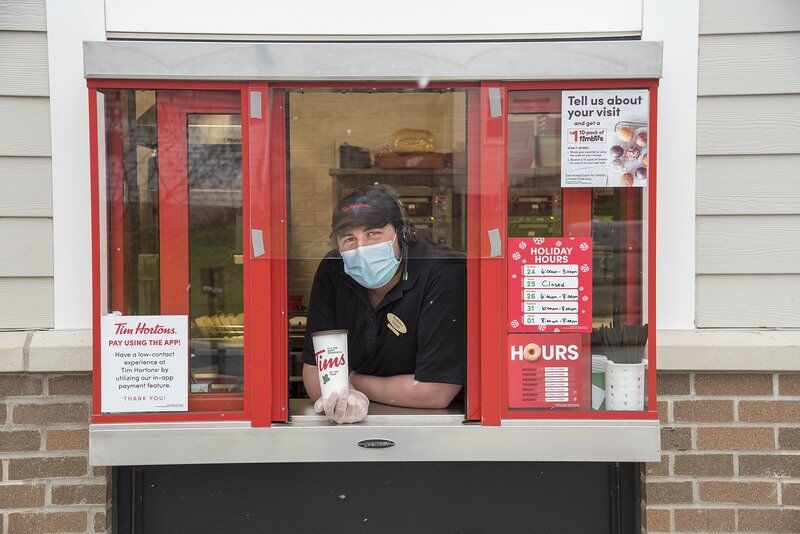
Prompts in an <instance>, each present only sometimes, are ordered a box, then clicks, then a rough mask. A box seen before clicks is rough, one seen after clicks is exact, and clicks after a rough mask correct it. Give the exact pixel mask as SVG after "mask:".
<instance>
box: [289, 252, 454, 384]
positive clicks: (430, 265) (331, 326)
mask: <svg viewBox="0 0 800 534" xmlns="http://www.w3.org/2000/svg"><path fill="white" fill-rule="evenodd" d="M400 268H401V269H404V273H403V275H402V276H401V278H400V281H399V282H398V283H397V285H396V286H394V287H393V288H392V289H391V290H390V291H389V292H388V293H387V294H386V296H385V297H384V298H383V300H382V301H381V302H380V304H378V306H377V307H376V308H373V307H372V304H371V303H370V301H369V298H368V297H367V289H365V288H364V287H363V286H361V285H360V284H359V283H358V282H356V281H355V280H353V279H352V278H351V277H350V276H349V275H347V274H346V273H345V272H344V263H343V261H342V258H341V256H339V254H338V252H335V251H332V252H330V253H328V255H326V256H325V258H323V260H322V261H321V262H320V265H319V268H318V269H317V273H316V275H315V276H314V283H313V285H312V286H311V299H310V302H309V308H308V323H307V327H306V336H305V339H304V341H303V361H304V362H305V363H307V364H310V365H316V362H315V360H314V344H313V342H312V340H311V333H312V332H319V331H321V330H337V329H346V330H347V332H348V335H347V348H348V352H349V358H350V370H351V371H355V372H357V373H361V374H365V375H375V376H393V375H403V374H413V375H414V378H415V379H416V380H419V381H420V382H444V383H448V384H461V385H463V384H464V380H465V375H466V361H467V353H466V293H467V286H466V268H465V262H464V260H463V258H461V257H459V256H458V255H457V254H456V253H454V252H452V251H450V250H449V249H443V248H441V247H438V246H434V245H430V244H427V243H424V242H420V243H417V244H415V245H413V246H411V247H410V248H409V250H408V254H407V259H406V260H405V261H403V263H402V264H401V266H400ZM388 313H392V314H394V315H396V316H397V317H398V318H400V320H401V321H402V322H403V324H405V326H406V330H407V331H406V332H405V333H400V335H397V334H396V333H395V332H394V331H393V330H392V329H390V328H389V327H388V326H387V319H386V316H387V314H388Z"/></svg>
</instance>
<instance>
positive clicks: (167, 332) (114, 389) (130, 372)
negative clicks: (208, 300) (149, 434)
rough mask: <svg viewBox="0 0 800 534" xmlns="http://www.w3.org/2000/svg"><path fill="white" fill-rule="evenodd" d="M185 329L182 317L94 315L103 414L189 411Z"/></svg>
mask: <svg viewBox="0 0 800 534" xmlns="http://www.w3.org/2000/svg"><path fill="white" fill-rule="evenodd" d="M188 325H189V323H188V318H187V316H186V315H137V316H126V315H103V316H102V317H100V343H101V347H100V358H101V369H102V372H101V375H100V381H101V388H100V391H101V395H100V396H101V399H102V402H101V409H102V411H103V412H104V413H119V412H182V411H186V410H188V409H189V328H188Z"/></svg>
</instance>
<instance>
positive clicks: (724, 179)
mask: <svg viewBox="0 0 800 534" xmlns="http://www.w3.org/2000/svg"><path fill="white" fill-rule="evenodd" d="M0 164H1V163H0ZM697 176H698V178H700V177H702V179H698V183H697V214H698V215H769V214H773V215H800V154H769V155H736V156H723V157H719V156H700V157H698V158H697ZM754 190H756V192H757V194H753V192H754Z"/></svg>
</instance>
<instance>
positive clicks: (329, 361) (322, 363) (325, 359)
mask: <svg viewBox="0 0 800 534" xmlns="http://www.w3.org/2000/svg"><path fill="white" fill-rule="evenodd" d="M326 352H327V353H328V354H327V355H325V353H326ZM314 359H315V360H316V361H317V368H318V369H319V370H320V371H325V370H327V369H333V368H335V367H341V366H342V365H347V358H345V356H344V354H342V353H341V352H339V351H337V350H336V349H334V348H328V349H322V350H319V351H317V352H315V353H314Z"/></svg>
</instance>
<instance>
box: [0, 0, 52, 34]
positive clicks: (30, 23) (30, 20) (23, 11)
mask: <svg viewBox="0 0 800 534" xmlns="http://www.w3.org/2000/svg"><path fill="white" fill-rule="evenodd" d="M0 15H2V16H0V30H18V31H44V30H45V28H46V26H47V17H46V15H45V0H0Z"/></svg>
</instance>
